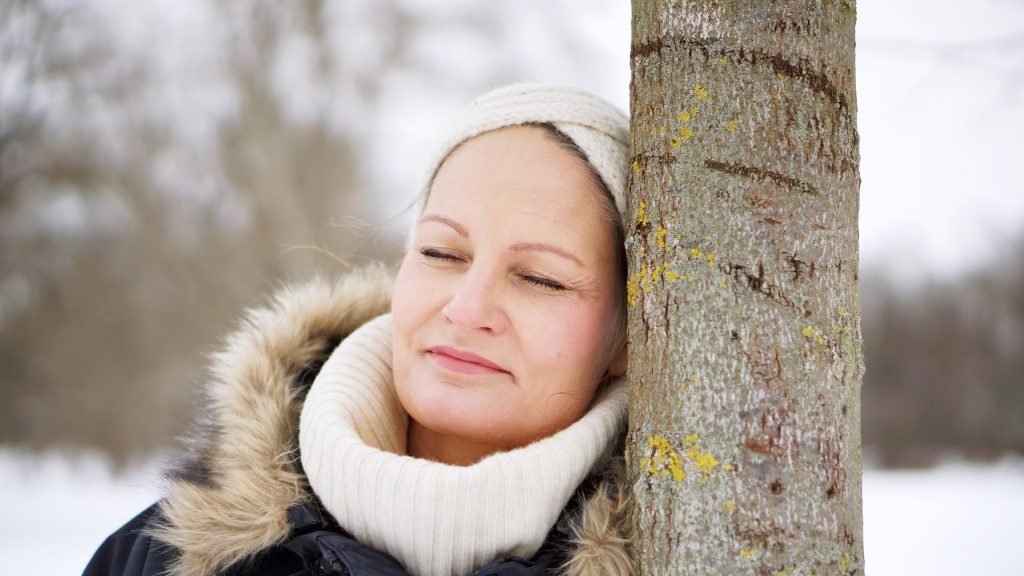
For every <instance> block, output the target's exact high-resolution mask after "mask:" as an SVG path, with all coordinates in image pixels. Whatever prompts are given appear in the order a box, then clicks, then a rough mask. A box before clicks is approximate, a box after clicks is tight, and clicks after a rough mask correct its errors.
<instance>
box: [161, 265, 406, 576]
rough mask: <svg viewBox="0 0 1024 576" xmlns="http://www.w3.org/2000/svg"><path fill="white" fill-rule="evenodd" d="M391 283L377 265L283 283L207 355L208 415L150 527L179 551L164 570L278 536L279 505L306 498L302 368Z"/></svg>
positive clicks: (286, 527)
mask: <svg viewBox="0 0 1024 576" xmlns="http://www.w3.org/2000/svg"><path fill="white" fill-rule="evenodd" d="M390 289H391V279H390V277H389V276H388V275H387V274H386V273H385V272H384V270H383V268H382V267H374V268H368V269H366V270H362V271H359V272H355V273H352V274H349V275H348V276H346V277H345V278H344V279H342V280H341V281H339V282H337V283H336V284H334V285H331V284H329V283H327V282H326V281H323V280H315V281H313V282H310V283H308V284H305V285H302V286H299V287H295V288H286V289H284V290H282V291H281V292H280V293H278V295H277V296H276V297H274V299H273V301H272V303H271V305H270V306H269V307H268V308H263V309H257V310H254V311H252V312H250V313H248V314H247V315H246V317H245V320H244V321H243V323H242V326H241V328H240V329H239V330H238V331H236V332H235V333H234V334H233V335H232V336H231V337H229V338H228V341H227V345H226V347H225V349H224V350H223V351H222V352H220V353H218V354H216V355H215V356H214V357H213V360H214V362H213V369H212V378H211V381H210V383H209V387H208V389H207V390H206V408H207V410H208V411H209V414H208V416H206V417H205V418H203V420H202V423H201V425H200V426H201V430H200V431H199V436H198V440H196V441H194V442H193V443H192V444H193V446H192V450H191V451H192V454H193V456H192V457H191V458H190V459H189V460H188V461H186V462H185V463H184V466H183V467H181V469H179V470H178V471H176V472H175V473H173V474H172V475H171V477H170V478H169V480H170V482H169V490H168V494H167V496H166V498H165V499H164V500H163V502H162V504H161V508H162V512H163V515H164V517H165V518H166V523H165V524H164V525H162V526H159V527H157V528H156V529H155V530H153V534H154V536H155V537H156V538H157V539H158V540H160V541H162V542H164V543H166V544H168V545H170V546H173V547H174V548H176V549H177V550H178V551H179V552H180V554H179V556H178V559H177V561H176V563H175V565H174V566H173V567H172V569H171V573H172V574H176V575H181V576H199V575H207V574H213V573H215V572H218V571H220V570H222V569H224V568H226V567H228V566H231V565H233V564H235V563H237V562H239V561H241V560H244V559H247V558H250V557H252V556H253V555H255V554H256V553H258V552H259V551H261V550H263V549H265V548H268V547H270V546H273V545H275V544H279V543H281V542H283V541H284V540H285V538H287V536H288V534H289V531H290V529H291V525H290V523H289V522H288V517H287V512H288V509H289V508H290V507H291V506H293V505H295V504H299V503H301V502H303V501H305V500H307V499H308V498H309V495H308V488H307V486H306V480H305V477H304V475H303V474H302V472H301V470H300V465H299V458H298V449H297V444H296V436H297V433H298V419H299V413H300V411H301V408H302V400H303V397H304V396H305V392H306V390H308V386H309V383H310V381H311V378H310V377H309V375H310V372H312V373H314V374H315V370H316V369H317V368H318V367H319V365H320V364H321V363H323V361H324V360H325V359H326V357H327V356H328V355H329V354H330V352H331V350H333V349H334V347H335V346H337V344H338V342H340V341H341V340H342V338H344V337H345V336H346V335H347V334H348V333H350V332H351V331H352V330H354V329H356V328H358V327H359V326H360V325H362V324H363V323H365V322H366V321H368V320H370V319H371V318H374V317H376V316H378V315H380V314H382V313H384V312H387V310H388V308H389V306H390ZM297 384H298V385H297Z"/></svg>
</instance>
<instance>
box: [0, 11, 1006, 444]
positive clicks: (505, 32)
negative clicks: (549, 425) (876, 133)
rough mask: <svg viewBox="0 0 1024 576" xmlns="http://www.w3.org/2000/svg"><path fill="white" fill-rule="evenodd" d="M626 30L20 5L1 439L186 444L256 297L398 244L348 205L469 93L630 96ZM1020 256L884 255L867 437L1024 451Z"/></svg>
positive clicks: (544, 20)
mask: <svg viewBox="0 0 1024 576" xmlns="http://www.w3.org/2000/svg"><path fill="white" fill-rule="evenodd" d="M608 21H613V22H617V23H621V28H620V30H619V32H618V34H619V35H618V36H617V37H614V38H609V37H608V25H607V22H608ZM628 44H629V7H628V3H627V2H622V1H619V0H601V1H597V0H565V1H560V2H546V1H526V0H516V1H507V0H494V1H492V2H487V3H481V2H470V1H453V2H445V3H428V2H423V1H418V0H380V1H370V0H333V1H331V0H321V1H315V2H301V3H294V2H290V3H283V2H272V1H270V0H225V1H223V2H216V3H209V2H200V1H197V0H155V1H152V2H125V1H124V0H6V1H5V2H3V3H0V443H2V444H5V445H17V446H25V447H30V448H36V449H40V448H48V447H68V448H81V447H94V448H99V449H102V450H104V451H106V452H108V453H110V454H111V455H113V456H114V457H115V458H117V459H119V460H121V461H124V460H125V459H128V458H132V457H140V456H144V455H146V454H148V453H150V452H151V451H152V450H154V449H159V448H162V447H166V446H169V445H171V444H172V443H173V439H174V437H175V435H176V434H178V433H180V432H181V431H182V430H183V428H184V426H185V425H186V422H187V420H188V417H189V414H190V410H191V406H192V399H193V395H194V393H195V389H196V387H197V386H198V385H199V383H200V382H201V381H202V379H203V374H204V369H205V364H206V360H205V357H206V355H207V353H209V352H210V351H211V350H213V349H214V348H215V347H216V346H217V343H218V342H219V340H220V339H221V338H222V337H223V336H224V335H225V334H226V332H227V331H228V330H229V329H230V327H231V326H232V323H233V322H234V321H235V320H236V319H237V318H238V317H239V315H240V314H241V312H242V310H243V309H244V308H245V307H247V306H249V305H252V304H254V303H255V302H257V301H258V299H259V298H260V296H261V295H263V294H266V293H268V292H271V291H272V290H273V289H274V287H275V286H277V285H279V284H280V283H281V282H284V281H287V280H294V279H301V278H305V277H308V276H310V275H312V274H314V273H317V272H320V273H326V274H333V273H336V272H341V271H343V270H344V268H345V266H346V265H349V264H353V263H358V262H359V261H360V260H362V259H364V258H377V259H383V260H384V261H386V262H390V261H393V260H394V259H395V258H397V255H398V250H399V245H400V242H401V240H400V239H399V238H398V236H400V232H401V231H400V230H392V229H384V228H381V229H374V230H373V231H370V232H365V233H361V232H359V231H358V230H356V229H353V227H352V226H348V225H345V223H347V222H349V221H350V219H351V218H355V219H358V220H366V221H369V222H371V223H376V224H380V223H384V222H387V221H389V220H390V219H392V218H393V217H395V216H397V215H399V214H400V213H401V211H402V209H403V208H404V207H405V206H406V205H408V204H409V202H411V201H412V199H413V197H414V196H415V194H416V192H417V190H416V186H418V185H419V182H420V180H421V176H422V174H421V170H422V169H425V167H426V164H427V161H428V159H429V158H428V154H429V151H430V150H431V149H432V144H433V142H434V139H435V138H436V137H437V136H439V135H440V134H439V132H440V130H441V128H442V127H443V126H444V120H445V118H449V117H450V115H451V114H452V113H453V111H454V109H455V107H457V106H461V105H462V104H464V103H465V102H466V101H468V100H469V99H470V98H472V97H473V96H474V95H476V94H479V93H480V92H482V91H483V90H485V89H487V88H489V87H492V86H495V85H497V84H501V83H507V82H512V81H527V80H537V81H551V82H561V83H568V84H576V85H579V86H582V87H585V88H588V89H591V90H593V91H595V92H597V93H598V94H602V95H604V96H605V97H607V98H608V99H610V100H612V101H613V102H614V103H616V104H618V105H619V106H621V107H622V108H623V109H624V110H625V109H626V96H627V84H628V78H629V66H628ZM610 70H612V71H615V70H617V71H619V72H618V76H616V75H615V73H614V72H609V71H610ZM338 223H341V225H340V226H339V225H337V224H338ZM307 247H308V248H307ZM333 255H337V256H339V257H340V258H338V257H335V256H333ZM1020 262H1024V244H1021V243H1018V244H1017V247H1016V250H1015V251H1013V252H1008V253H1007V254H1006V256H1005V257H1004V258H1003V259H1002V260H1001V264H998V265H995V266H993V267H991V268H990V269H988V270H982V271H978V272H976V273H975V274H974V275H973V276H971V277H970V278H961V279H959V280H953V281H948V282H945V283H942V284H932V285H928V284H924V285H922V286H921V287H920V288H913V287H912V288H907V287H902V286H901V287H899V288H897V287H895V286H890V285H889V284H886V282H890V280H887V277H883V276H878V275H875V276H872V275H871V274H870V269H865V271H864V272H865V274H864V276H863V277H862V278H863V284H862V289H863V296H862V305H863V310H864V326H863V328H864V339H865V345H866V347H867V351H866V352H867V353H866V357H867V366H868V371H867V374H866V376H865V382H864V389H863V391H864V403H863V418H864V446H865V450H866V451H868V452H870V451H871V449H872V448H874V449H875V451H876V452H877V453H878V454H880V456H881V459H882V461H883V462H886V463H894V464H900V463H928V462H930V461H931V460H933V459H934V458H936V457H937V456H938V455H940V454H941V453H944V452H945V451H947V450H960V451H964V452H966V453H968V454H970V455H975V456H979V457H982V456H987V455H990V454H998V453H1001V452H1003V451H1006V450H1014V451H1017V452H1024V429H1022V427H1024V418H1022V414H1024V399H1022V394H1024V392H1022V389H1024V387H1022V386H1021V377H1020V374H1021V370H1020V368H1021V362H1022V360H1021V358H1022V357H1024V352H1022V348H1024V344H1022V340H1024V337H1022V332H1024V328H1022V326H1024V311H1022V302H1021V298H1022V294H1024V277H1022V276H1024V273H1022V271H1021V265H1020V264H1018V263H1020Z"/></svg>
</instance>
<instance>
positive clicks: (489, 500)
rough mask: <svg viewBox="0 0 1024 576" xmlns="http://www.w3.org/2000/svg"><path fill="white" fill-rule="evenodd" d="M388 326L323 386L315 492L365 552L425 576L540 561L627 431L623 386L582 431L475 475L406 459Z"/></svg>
mask: <svg viewBox="0 0 1024 576" xmlns="http://www.w3.org/2000/svg"><path fill="white" fill-rule="evenodd" d="M391 331H392V320H391V316H390V315H384V316H381V317H379V318H377V319H375V320H373V321H371V322H369V323H367V324H366V325H364V326H363V327H361V328H360V329H358V330H356V331H355V332H353V333H352V334H351V335H349V337H348V338H346V339H345V340H344V341H343V342H342V343H341V345H339V346H338V348H337V349H336V350H335V351H334V353H333V354H332V355H331V357H330V358H329V359H328V360H327V362H326V363H325V364H324V366H323V368H322V369H321V371H320V374H319V375H318V376H317V377H316V379H315V380H314V382H313V385H312V388H311V389H310V391H309V395H308V396H307V398H306V402H305V405H304V407H303V410H302V417H301V420H300V424H299V449H300V453H301V458H302V465H303V467H304V469H305V472H306V475H307V476H308V478H309V482H310V485H311V486H312V488H313V490H314V492H316V494H317V496H318V497H319V498H320V500H321V501H322V502H323V504H324V506H325V507H326V508H327V510H328V511H329V512H330V513H331V514H332V515H333V516H334V517H335V519H336V520H337V521H338V523H339V524H341V526H342V527H344V528H345V529H346V530H348V531H349V532H350V533H351V534H352V535H353V536H354V537H355V538H356V539H357V540H359V541H360V542H362V543H363V544H366V545H368V546H371V547H373V548H375V549H378V550H381V551H383V552H387V553H388V554H390V555H392V556H393V557H395V558H396V559H397V560H398V561H399V562H401V564H402V565H403V566H404V567H405V568H406V569H407V570H408V571H409V572H411V573H413V574H416V575H418V576H428V575H429V576H454V575H458V574H466V573H469V572H471V571H473V570H475V569H477V568H479V567H481V566H483V565H484V564H486V563H488V562H491V561H493V560H496V559H499V558H502V557H505V556H509V555H517V556H522V557H524V558H529V557H531V556H533V554H535V553H536V552H537V550H538V549H539V548H540V546H541V544H542V543H543V542H544V538H545V536H546V535H547V533H548V531H549V530H550V529H551V527H552V526H553V525H554V524H555V522H556V521H557V520H558V516H559V514H560V513H561V511H562V509H563V508H564V507H565V505H566V504H567V503H568V501H569V499H570V498H571V496H572V495H573V493H574V492H575V490H576V488H577V487H578V486H579V484H580V483H581V482H582V481H583V480H584V479H585V478H586V476H587V475H588V474H589V473H590V471H591V469H592V468H594V466H595V465H596V464H597V463H598V462H599V461H600V460H601V459H602V458H603V457H605V456H606V454H607V452H608V449H609V448H610V446H611V444H612V442H613V441H614V440H615V439H616V437H617V436H618V434H619V431H620V429H621V426H622V424H623V421H624V417H625V412H626V404H627V390H626V386H625V383H624V382H621V381H618V382H613V383H612V385H610V386H609V387H608V388H607V390H606V391H605V392H604V393H603V394H601V395H600V396H599V397H598V398H597V399H596V400H595V401H594V404H593V406H592V407H591V408H590V410H589V411H588V412H587V413H586V414H585V415H584V416H583V418H581V419H580V420H579V421H577V422H576V423H574V424H572V425H571V426H569V427H568V428H566V429H564V430H562V431H561V432H558V433H556V434H554V435H552V436H550V437H548V438H544V439H542V440H539V441H537V442H534V443H533V444H530V445H528V446H525V447H523V448H519V449H516V450H512V451H509V452H500V453H497V454H493V455H491V456H489V457H487V458H485V459H483V460H481V461H480V462H478V463H476V464H474V465H472V466H466V467H461V466H451V465H447V464H441V463H437V462H431V461H428V460H421V459H418V458H412V457H409V456H405V455H404V454H405V442H406V432H407V427H408V415H407V414H406V413H405V411H404V410H403V409H402V406H401V404H400V403H399V401H398V397H397V395H396V393H395V389H394V384H393V382H392V372H391V359H392V354H391Z"/></svg>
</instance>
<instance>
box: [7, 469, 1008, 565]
mask: <svg viewBox="0 0 1024 576" xmlns="http://www.w3.org/2000/svg"><path fill="white" fill-rule="evenodd" d="M156 486H157V475H156V471H155V465H148V466H139V467H137V468H136V470H135V471H133V472H130V473H126V474H121V475H113V474H112V473H111V472H110V470H109V467H108V466H107V464H106V462H105V460H103V459H102V458H100V457H98V456H78V457H75V458H73V459H67V458H64V457H61V456H58V455H49V456H43V457H27V456H24V455H22V454H20V453H17V452H12V451H10V450H0V566H2V567H3V568H2V569H0V572H2V573H3V574H40V575H42V574H54V575H64V574H78V573H80V572H81V570H82V568H83V567H84V566H85V563H86V562H87V561H88V559H89V557H90V556H91V554H92V552H93V549H94V548H95V547H96V546H97V545H98V544H99V543H100V542H101V541H102V540H103V538H104V537H105V536H106V534H107V533H109V532H110V531H112V530H115V529H116V528H117V527H119V526H120V525H121V524H123V523H124V522H125V521H127V520H128V519H129V518H131V517H132V516H133V515H134V514H136V513H137V512H139V511H140V510H142V509H143V508H145V507H146V506H148V505H149V504H150V503H151V502H152V501H153V499H154V498H155V496H156V493H157V488H156ZM864 536H865V537H864V543H865V550H866V556H867V574H868V575H869V576H916V575H922V576H963V575H970V574H984V575H985V576H1020V575H1021V574H1022V573H1024V572H1022V571H1021V569H1020V562H1021V560H1020V556H1019V554H1020V547H1021V543H1022V542H1024V461H1021V460H1020V459H1013V460H1005V461H1003V462H1000V463H997V464H991V465H984V466H980V465H965V464H947V465H944V466H941V467H939V468H936V469H932V470H926V471H913V472H911V471H876V470H869V471H868V472H867V473H865V475H864Z"/></svg>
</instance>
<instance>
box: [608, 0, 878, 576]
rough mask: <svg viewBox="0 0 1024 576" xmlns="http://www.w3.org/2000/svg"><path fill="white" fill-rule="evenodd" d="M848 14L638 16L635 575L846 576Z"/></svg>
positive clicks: (851, 225)
mask: <svg viewBox="0 0 1024 576" xmlns="http://www.w3.org/2000/svg"><path fill="white" fill-rule="evenodd" d="M855 12H856V10H855V4H854V2H852V1H849V2H847V1H829V0H820V1H817V2H797V1H794V0H780V1H775V2H768V1H763V0H757V1H740V0H731V1H725V0H723V1H714V0H710V1H697V0H680V1H677V2H669V1H657V0H635V1H634V2H633V46H632V58H631V60H632V63H631V65H632V73H633V83H632V88H631V99H630V100H631V103H630V107H631V113H632V123H633V124H632V146H633V149H632V163H633V174H632V180H631V183H630V189H629V218H630V222H628V223H627V227H628V238H627V252H628V253H629V274H630V277H629V282H628V300H629V307H630V310H629V328H630V338H629V347H630V363H629V374H630V381H631V386H632V399H631V403H630V412H629V422H630V424H629V439H628V443H627V466H628V470H629V474H630V479H631V481H632V492H633V497H634V510H633V512H634V514H633V520H632V522H633V529H634V534H635V541H634V545H635V554H636V563H637V571H638V572H639V573H640V574H701V575H707V574H720V575H723V576H725V575H729V576H732V575H740V574H751V575H757V576H761V575H771V576H783V575H785V576H798V575H799V576H810V575H812V574H813V575H815V576H820V575H835V574H843V575H852V574H863V571H864V555H863V539H862V512H861V451H860V384H861V379H862V375H863V372H864V363H863V346H862V342H861V332H860V302H859V296H858V291H857V280H858V248H857V210H858V203H859V199H858V194H859V192H858V189H859V185H860V177H859V175H858V165H859V151H858V136H857V129H856V113H857V108H856V94H855V89H854V22H855V19H856V14H855Z"/></svg>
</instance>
